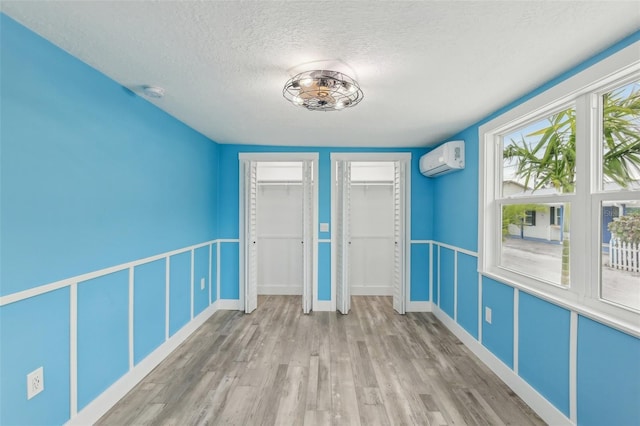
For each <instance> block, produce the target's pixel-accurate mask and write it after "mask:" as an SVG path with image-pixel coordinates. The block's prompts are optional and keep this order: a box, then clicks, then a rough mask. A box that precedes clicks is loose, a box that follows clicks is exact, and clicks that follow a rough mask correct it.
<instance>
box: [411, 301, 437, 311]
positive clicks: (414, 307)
mask: <svg viewBox="0 0 640 426" xmlns="http://www.w3.org/2000/svg"><path fill="white" fill-rule="evenodd" d="M432 310H433V307H432V306H431V302H409V303H407V309H406V311H407V312H431V311H432Z"/></svg>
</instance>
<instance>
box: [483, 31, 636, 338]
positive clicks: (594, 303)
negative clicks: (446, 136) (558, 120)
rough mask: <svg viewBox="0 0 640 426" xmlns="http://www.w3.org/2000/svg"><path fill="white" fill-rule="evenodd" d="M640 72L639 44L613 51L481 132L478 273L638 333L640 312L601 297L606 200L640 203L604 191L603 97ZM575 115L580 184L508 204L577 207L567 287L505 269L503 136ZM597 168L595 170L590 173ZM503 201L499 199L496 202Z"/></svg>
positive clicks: (622, 194) (629, 196)
mask: <svg viewBox="0 0 640 426" xmlns="http://www.w3.org/2000/svg"><path fill="white" fill-rule="evenodd" d="M638 72H640V42H636V43H633V44H631V45H630V46H628V47H626V48H624V49H622V50H620V51H618V52H617V53H614V54H613V55H611V56H609V57H607V58H606V59H603V60H602V61H600V62H598V63H596V64H595V65H592V66H591V67H589V68H586V69H585V70H583V71H581V72H579V73H578V74H575V75H574V76H572V77H570V78H568V79H566V80H564V81H562V82H561V83H558V84H557V85H555V86H553V87H551V88H550V89H548V90H546V91H544V92H542V93H540V94H538V95H537V96H534V97H532V98H530V99H529V100H527V101H525V102H523V103H521V104H520V105H517V106H516V107H514V108H512V109H510V110H509V111H507V112H505V113H503V114H501V115H499V116H497V117H495V118H494V119H492V120H490V121H488V122H487V123H485V124H483V125H481V126H480V128H479V144H478V145H479V151H480V152H479V177H480V178H479V203H478V207H479V212H478V219H479V226H478V241H479V253H478V265H479V268H480V273H481V274H483V275H485V276H487V277H490V278H493V279H497V280H499V281H501V282H504V283H507V284H509V285H511V286H513V287H516V288H520V289H522V290H524V291H527V292H528V293H531V294H534V295H536V296H538V297H541V298H543V299H546V300H549V301H551V302H553V303H555V304H558V305H560V306H563V307H566V308H568V309H571V310H573V311H576V312H578V313H580V314H583V315H586V316H589V317H591V318H594V319H596V320H598V321H601V322H603V323H606V324H609V325H612V326H614V327H616V328H618V329H622V330H623V331H626V332H628V333H631V334H633V335H636V336H640V314H639V313H638V312H637V311H634V310H631V309H628V308H627V307H621V306H619V305H616V304H614V303H611V302H608V301H606V300H603V299H600V297H599V294H600V290H599V284H600V278H599V277H600V261H601V260H600V233H601V222H600V216H601V208H600V203H601V201H603V200H604V201H609V200H626V199H638V197H640V194H639V193H638V192H637V191H636V192H632V191H626V190H620V191H608V192H604V191H603V190H602V186H601V182H602V167H601V164H600V158H601V156H600V154H601V149H602V147H601V145H602V142H601V140H600V133H601V131H600V126H601V124H600V121H601V120H600V117H601V115H600V111H601V105H600V102H599V101H598V100H599V99H601V96H599V95H601V94H602V93H605V92H607V91H608V90H611V89H612V88H613V87H616V86H618V85H620V84H621V83H623V82H624V81H626V80H628V79H629V76H630V75H632V74H635V73H638ZM572 104H573V105H574V106H575V110H576V117H577V119H576V123H577V127H576V145H577V149H576V186H575V192H574V193H571V194H558V195H548V196H536V197H526V198H524V197H523V198H520V197H518V198H514V199H512V200H508V201H506V202H507V203H514V204H519V203H523V202H524V203H527V202H531V199H532V198H535V201H536V202H539V203H554V204H555V203H561V202H570V203H571V213H570V214H571V219H570V220H571V230H570V232H571V264H570V268H571V270H570V274H571V284H570V286H569V287H568V288H566V287H561V286H555V285H550V283H548V282H546V281H543V280H539V279H536V278H533V277H531V276H527V275H524V274H519V273H517V272H514V271H510V270H507V269H504V268H501V267H500V266H499V260H500V241H499V239H500V238H501V229H502V224H501V212H500V211H499V210H500V202H505V199H503V198H501V186H502V164H503V160H502V141H501V136H502V135H504V134H506V133H508V131H510V130H511V131H512V130H514V129H517V128H519V127H523V126H525V125H526V124H528V123H530V122H532V121H536V120H539V119H541V118H544V117H545V116H550V115H552V114H553V113H555V112H558V111H561V110H563V109H566V108H567V107H568V106H570V105H572ZM590 171H593V172H590ZM497 200H500V202H498V201H497Z"/></svg>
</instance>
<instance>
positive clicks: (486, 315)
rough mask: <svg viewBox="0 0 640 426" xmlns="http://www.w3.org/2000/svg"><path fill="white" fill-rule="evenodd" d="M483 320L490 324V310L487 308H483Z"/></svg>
mask: <svg viewBox="0 0 640 426" xmlns="http://www.w3.org/2000/svg"><path fill="white" fill-rule="evenodd" d="M484 320H485V321H486V322H488V323H489V324H491V308H490V307H488V306H485V307H484Z"/></svg>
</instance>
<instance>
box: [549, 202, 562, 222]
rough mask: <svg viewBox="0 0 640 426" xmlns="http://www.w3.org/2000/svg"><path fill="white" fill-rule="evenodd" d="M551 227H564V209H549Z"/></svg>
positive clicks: (554, 207)
mask: <svg viewBox="0 0 640 426" xmlns="http://www.w3.org/2000/svg"><path fill="white" fill-rule="evenodd" d="M549 225H555V226H562V207H559V206H551V207H549Z"/></svg>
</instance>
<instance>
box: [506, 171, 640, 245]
mask: <svg viewBox="0 0 640 426" xmlns="http://www.w3.org/2000/svg"><path fill="white" fill-rule="evenodd" d="M630 186H631V187H632V188H637V187H640V181H634V182H631V183H630ZM618 188H619V186H617V185H616V184H613V183H607V184H605V188H604V189H605V191H607V190H616V189H618ZM553 192H554V190H553V189H549V188H541V189H538V190H536V194H540V195H546V194H547V193H549V194H550V193H553ZM502 193H503V194H504V195H505V196H510V197H513V198H517V197H518V196H525V195H530V194H531V189H528V188H525V186H524V185H523V184H521V183H519V182H517V181H514V180H507V181H504V182H503V184H502ZM633 211H640V200H625V201H620V202H618V203H614V204H613V205H607V206H603V207H602V246H603V249H604V250H605V251H608V247H609V242H610V241H611V232H609V226H608V225H609V223H611V222H612V221H614V220H615V219H616V218H618V217H621V216H625V215H628V214H630V213H631V212H633ZM562 213H563V207H562V204H540V205H539V206H538V207H537V208H536V209H531V210H526V211H525V216H524V220H523V222H522V224H510V225H509V226H508V231H509V235H511V236H513V237H519V238H524V239H533V240H546V241H554V242H561V241H562V239H563V229H562Z"/></svg>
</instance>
